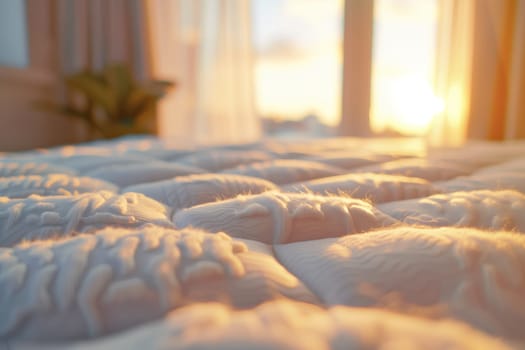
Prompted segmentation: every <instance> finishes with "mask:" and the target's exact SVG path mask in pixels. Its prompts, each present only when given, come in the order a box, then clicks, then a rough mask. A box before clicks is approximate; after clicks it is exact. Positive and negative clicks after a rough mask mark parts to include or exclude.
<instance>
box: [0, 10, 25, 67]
mask: <svg viewBox="0 0 525 350" xmlns="http://www.w3.org/2000/svg"><path fill="white" fill-rule="evenodd" d="M25 5H26V4H25V1H23V0H2V1H1V2H0V66H9V67H17V68H25V67H27V66H28V65H29V54H28V43H27V26H26V6H25Z"/></svg>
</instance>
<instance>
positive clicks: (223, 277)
mask: <svg viewBox="0 0 525 350" xmlns="http://www.w3.org/2000/svg"><path fill="white" fill-rule="evenodd" d="M524 232H525V143H524V142H507V143H485V142H474V143H468V144H467V145H465V146H464V147H461V148H450V149H445V148H443V149H436V148H433V149H431V148H428V147H426V146H425V145H424V144H423V143H422V142H421V141H418V140H404V141H402V140H388V139H370V140H359V139H335V138H334V139H320V140H301V141H299V140H296V141H293V142H291V141H276V140H267V141H263V142H258V143H253V144H244V145H226V146H215V147H200V148H199V147H195V148H181V147H177V146H175V145H172V144H170V143H169V142H165V141H162V140H159V139H155V138H150V137H128V138H122V139H117V140H113V141H99V142H92V143H87V144H80V145H69V146H63V147H57V148H50V149H38V150H33V151H27V152H21V153H4V154H1V155H0V339H1V341H0V349H11V350H13V349H36V348H38V349H42V348H43V349H70V348H74V349H86V350H88V349H89V350H91V349H188V348H191V349H206V348H214V349H215V348H216V349H354V348H355V349H358V348H359V349H361V348H366V349H412V348H424V349H431V348H436V349H443V348H450V349H452V348H470V349H480V348H487V349H507V348H514V347H522V346H524V345H525V238H524V236H523V233H524Z"/></svg>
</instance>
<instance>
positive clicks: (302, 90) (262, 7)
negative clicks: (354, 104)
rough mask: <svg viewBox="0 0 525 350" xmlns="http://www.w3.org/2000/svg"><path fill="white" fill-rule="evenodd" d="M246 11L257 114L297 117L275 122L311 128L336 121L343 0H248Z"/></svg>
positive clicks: (340, 70)
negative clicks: (249, 10) (249, 18)
mask: <svg viewBox="0 0 525 350" xmlns="http://www.w3.org/2000/svg"><path fill="white" fill-rule="evenodd" d="M252 10H253V16H252V18H253V21H254V28H253V29H254V30H253V31H254V33H253V34H254V46H255V52H256V60H255V88H256V103H257V108H258V112H259V114H260V115H261V117H263V118H271V119H285V120H295V121H301V122H298V123H291V122H288V123H284V124H280V126H283V125H287V126H288V127H289V128H291V129H293V128H296V129H297V130H303V131H306V132H309V131H310V132H313V133H322V132H323V131H326V130H325V129H324V128H323V127H322V126H319V125H318V124H317V121H320V122H322V123H324V124H328V125H331V126H334V125H336V124H337V123H338V122H339V118H340V102H341V74H342V57H341V44H342V25H343V22H342V15H343V0H308V1H305V0H252ZM266 124H267V125H268V123H266ZM274 126H275V125H274Z"/></svg>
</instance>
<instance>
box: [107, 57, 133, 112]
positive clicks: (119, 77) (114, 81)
mask: <svg viewBox="0 0 525 350" xmlns="http://www.w3.org/2000/svg"><path fill="white" fill-rule="evenodd" d="M104 78H105V81H106V83H107V85H108V87H109V88H110V89H111V90H112V91H113V93H114V94H115V97H116V100H117V109H118V110H119V113H122V112H123V111H122V106H123V105H124V104H125V101H126V99H127V97H128V95H129V94H130V92H131V90H132V89H133V85H134V84H133V77H132V75H131V71H130V70H129V68H128V66H126V65H124V64H114V65H111V66H108V67H106V69H104Z"/></svg>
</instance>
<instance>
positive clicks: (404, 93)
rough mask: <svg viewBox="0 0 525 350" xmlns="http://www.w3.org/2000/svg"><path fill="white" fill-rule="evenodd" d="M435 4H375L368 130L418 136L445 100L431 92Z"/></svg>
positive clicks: (397, 0) (379, 0) (412, 0)
mask: <svg viewBox="0 0 525 350" xmlns="http://www.w3.org/2000/svg"><path fill="white" fill-rule="evenodd" d="M436 26H437V0H376V2H375V9H374V42H373V63H372V102H371V127H372V130H373V131H374V132H377V133H381V132H394V133H402V134H410V135H422V134H424V133H425V132H426V130H427V128H428V126H429V125H430V122H431V121H432V118H433V116H434V115H436V114H437V113H438V112H439V111H440V109H442V108H443V102H442V101H441V100H440V99H438V98H437V97H436V96H435V94H434V91H433V85H434V78H433V75H434V55H435V45H436Z"/></svg>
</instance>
